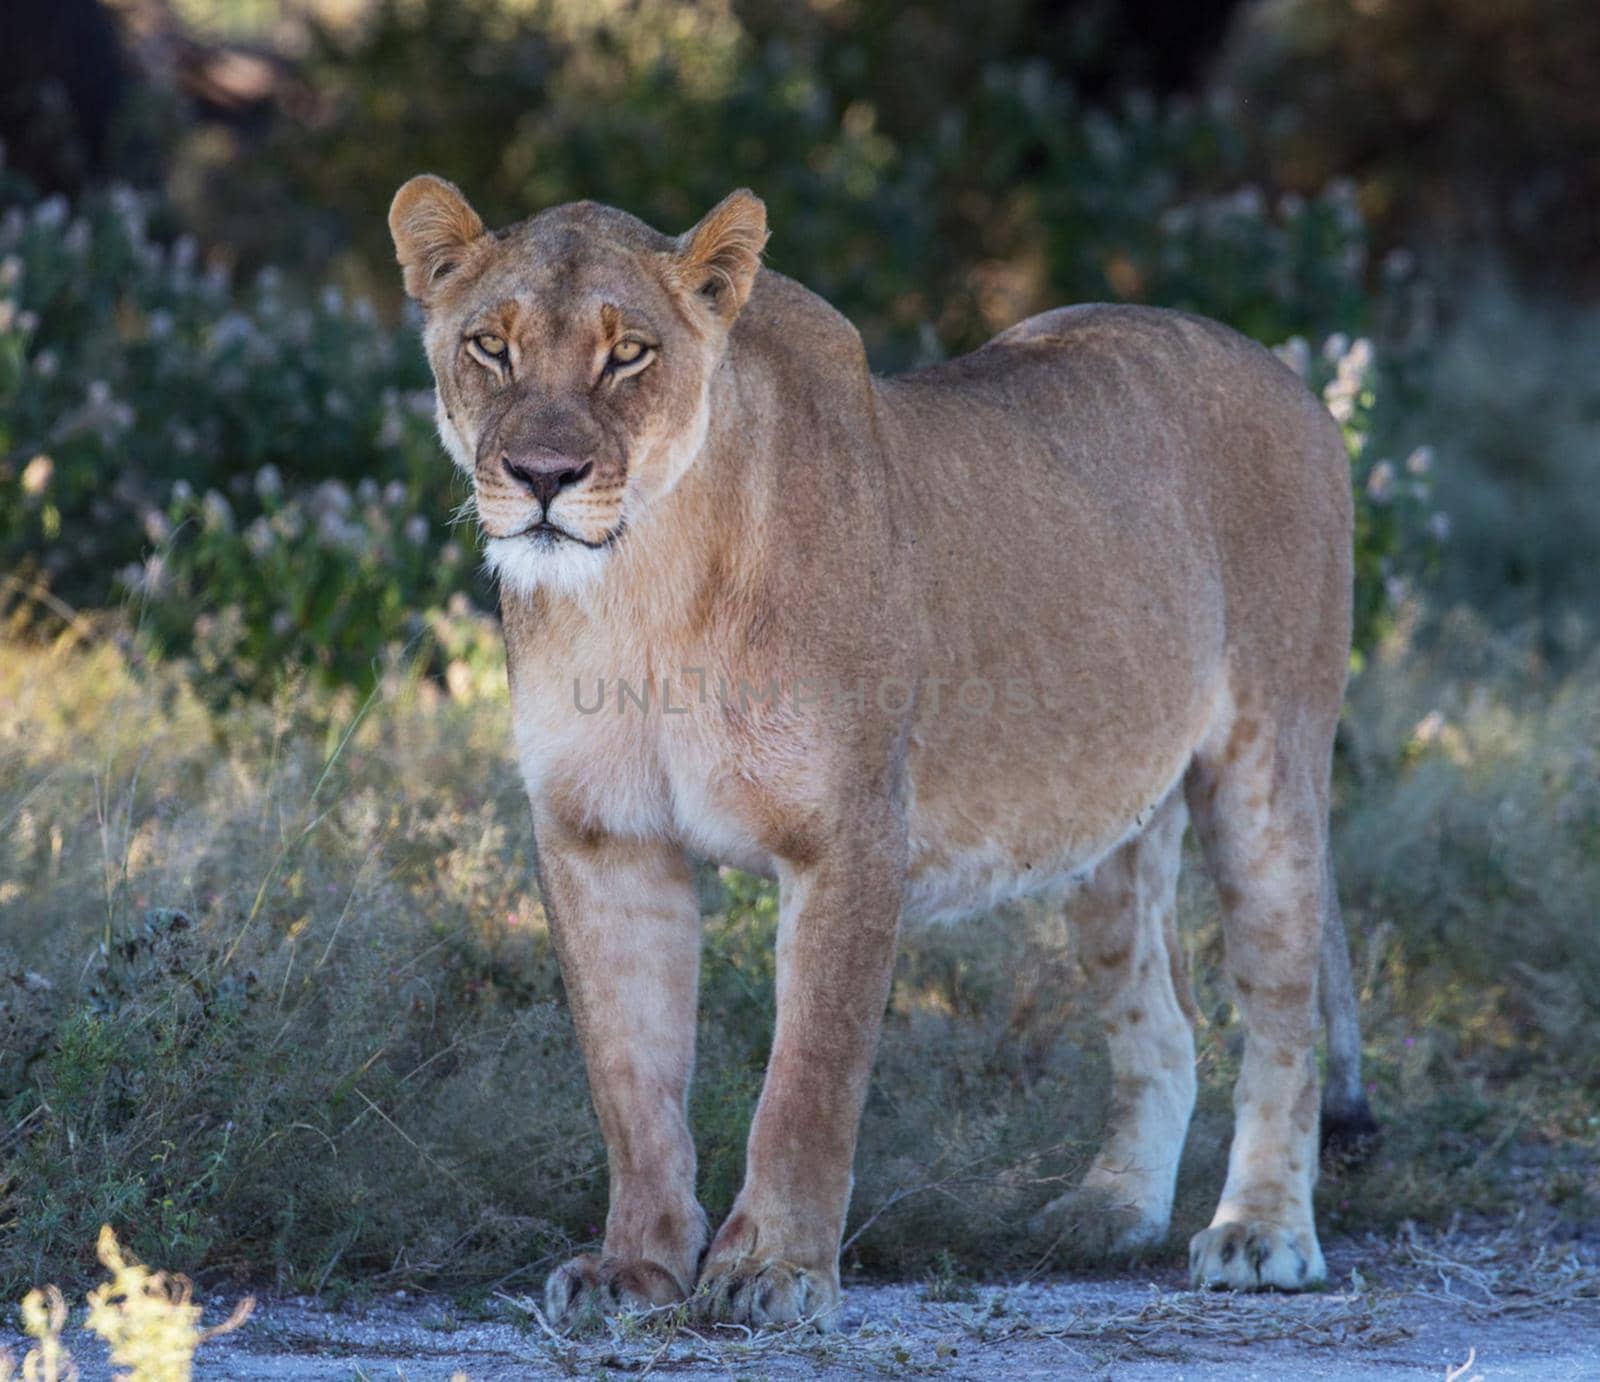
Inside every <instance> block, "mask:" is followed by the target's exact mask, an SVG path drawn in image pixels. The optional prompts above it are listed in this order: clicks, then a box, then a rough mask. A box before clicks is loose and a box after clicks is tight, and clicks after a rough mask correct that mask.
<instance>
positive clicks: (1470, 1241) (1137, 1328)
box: [12, 1224, 1600, 1382]
mask: <svg viewBox="0 0 1600 1382" xmlns="http://www.w3.org/2000/svg"><path fill="white" fill-rule="evenodd" d="M1328 1265H1329V1274H1330V1281H1331V1282H1333V1283H1334V1284H1333V1285H1332V1286H1331V1288H1330V1289H1329V1290H1327V1291H1325V1292H1321V1293H1318V1294H1314V1295H1306V1296H1299V1297H1290V1296H1228V1295H1218V1294H1211V1295H1202V1294H1197V1293H1194V1292H1190V1291H1188V1290H1186V1289H1185V1284H1184V1281H1183V1277H1182V1273H1181V1271H1180V1269H1179V1268H1178V1267H1177V1266H1176V1265H1172V1266H1167V1265H1162V1266H1161V1267H1159V1268H1150V1269H1145V1270H1142V1271H1139V1272H1136V1273H1130V1274H1128V1275H1126V1276H1123V1277H1119V1278H1114V1279H1103V1280H1084V1279H1077V1280H1062V1279H1037V1280H1030V1281H1026V1282H1020V1283H1015V1284H1010V1285H978V1286H966V1285H961V1284H952V1283H948V1282H946V1283H939V1284H935V1283H927V1282H923V1283H915V1284H910V1285H893V1286H891V1285H876V1284H874V1285H860V1284H858V1285H853V1286H850V1287H849V1289H848V1290H847V1293H846V1301H845V1305H844V1308H843V1311H842V1313H841V1316H840V1318H839V1322H838V1327H837V1328H836V1329H835V1330H834V1331H832V1332H831V1333H828V1334H819V1333H817V1332H815V1331H811V1330H805V1331H790V1332H785V1333H776V1334H765V1335H755V1336H751V1335H747V1334H744V1333H740V1332H734V1331H704V1330H697V1329H691V1328H688V1327H685V1326H684V1325H683V1324H682V1323H681V1321H678V1320H676V1319H675V1318H672V1317H670V1316H663V1317H661V1318H652V1319H647V1320H643V1321H633V1322H624V1323H623V1324H621V1325H619V1326H616V1327H614V1328H613V1330H612V1331H611V1333H610V1334H609V1335H598V1336H597V1335H590V1336H588V1337H584V1338H579V1339H564V1338H560V1337H558V1336H556V1335H554V1334H553V1333H552V1332H550V1331H549V1330H548V1329H546V1328H545V1327H544V1324H543V1321H542V1319H541V1318H540V1317H539V1315H538V1312H537V1310H536V1308H535V1307H534V1303H533V1302H532V1301H531V1300H526V1299H523V1298H521V1297H517V1296H511V1295H505V1296H501V1297H499V1298H497V1300H496V1310H495V1318H491V1319H487V1320H465V1319H461V1318H459V1317H458V1315H457V1314H456V1312H455V1311H454V1309H453V1307H452V1306H451V1305H450V1304H449V1303H448V1302H446V1301H442V1300H433V1299H415V1298H411V1297H391V1298H386V1299H385V1300H383V1301H382V1302H381V1303H375V1304H372V1305H368V1306H366V1307H364V1308H361V1309H359V1310H355V1309H345V1310H341V1311H330V1310H327V1309H324V1308H321V1307H319V1305H318V1304H317V1303H316V1302H315V1301H311V1300H307V1299H304V1298H297V1299H268V1300H264V1301H262V1302H261V1303H260V1304H259V1305H258V1307H257V1310H256V1313H255V1316H254V1317H253V1318H252V1319H251V1320H250V1321H249V1322H248V1323H247V1324H246V1325H245V1326H244V1327H243V1328H242V1329H240V1330H239V1331H238V1332H237V1333H234V1334H231V1335H228V1336H225V1337H222V1338H217V1339H213V1340H211V1341H209V1342H208V1343H206V1344H205V1346H204V1347H203V1349H202V1350H201V1353H200V1354H199V1356H198V1357H197V1359H196V1367H195V1376H196V1378H197V1379H212V1378H215V1379H229V1382H257V1380H258V1379H260V1380H261V1382H266V1379H300V1378H304V1379H308V1382H309V1380H310V1379H335V1378H337V1379H350V1380H351V1382H354V1379H367V1378H371V1379H377V1378H395V1379H401V1378H404V1379H411V1382H423V1379H427V1382H434V1380H435V1379H438V1382H446V1380H447V1379H451V1378H453V1377H464V1378H465V1379H468V1382H504V1380H508V1379H513V1378H516V1379H521V1378H546V1377H586V1378H594V1377H613V1376H615V1377H645V1376H649V1375H651V1374H658V1375H660V1376H662V1377H674V1378H678V1377H687V1378H730V1379H731V1378H750V1379H756V1378H774V1379H789V1378H813V1377H820V1378H853V1377H943V1378H951V1379H963V1378H970V1379H996V1378H1005V1379H1011V1378H1046V1377H1051V1378H1053V1377H1096V1378H1102V1377H1103V1378H1129V1379H1193V1380H1194V1382H1201V1380H1202V1379H1221V1378H1228V1379H1247V1378H1262V1379H1267V1378H1273V1379H1276V1378H1296V1379H1301V1378H1305V1379H1320V1378H1328V1379H1362V1382H1365V1380H1366V1379H1377V1378H1391V1377H1399V1378H1404V1377H1419V1378H1422V1377H1427V1378H1436V1379H1450V1380H1451V1382H1472V1380H1473V1379H1480V1378H1481V1379H1484V1382H1489V1379H1501V1378H1516V1379H1530V1380H1531V1379H1539V1380H1540V1382H1558V1379H1569V1378H1592V1379H1600V1244H1596V1243H1594V1242H1585V1241H1583V1240H1581V1239H1580V1240H1577V1241H1572V1240H1571V1238H1570V1235H1567V1237H1566V1240H1565V1241H1563V1240H1562V1239H1561V1238H1560V1237H1559V1236H1556V1235H1553V1234H1552V1233H1551V1232H1550V1231H1548V1230H1536V1229H1534V1228H1532V1227H1530V1226H1528V1225H1526V1224H1517V1225H1512V1226H1509V1227H1502V1228H1500V1229H1496V1230H1485V1229H1478V1230H1475V1231H1468V1230H1461V1229H1456V1230H1451V1231H1444V1232H1439V1231H1429V1230H1413V1229H1407V1230H1404V1231H1402V1232H1401V1233H1400V1234H1399V1235H1398V1236H1397V1237H1395V1238H1392V1239H1389V1240H1380V1239H1377V1238H1375V1237H1369V1238H1366V1239H1362V1240H1350V1241H1343V1242H1336V1243H1333V1244H1331V1245H1329V1249H1328ZM228 1304H231V1302H225V1301H224V1300H222V1298H220V1297H219V1298H218V1299H217V1300H216V1302H215V1303H214V1304H213V1305H212V1306H211V1307H210V1308H209V1309H208V1317H210V1318H220V1317H221V1316H222V1315H224V1314H226V1308H225V1307H226V1306H227V1305H228ZM82 1337H84V1336H82V1335H81V1334H80V1332H79V1331H78V1330H77V1329H76V1328H73V1329H71V1330H70V1331H69V1341H70V1342H72V1344H73V1348H74V1352H75V1353H76V1355H77V1358H78V1360H79V1363H80V1366H81V1367H82V1376H83V1378H84V1382H100V1379H105V1378H109V1377H110V1376H111V1369H110V1368H109V1367H108V1366H107V1364H106V1363H105V1361H104V1356H103V1352H102V1351H100V1350H91V1349H90V1348H88V1347H85V1346H83V1345H82V1344H80V1343H79V1342H78V1340H79V1339H80V1338H82ZM12 1347H13V1349H14V1350H15V1351H16V1352H17V1354H18V1356H19V1357H20V1354H21V1349H20V1347H18V1345H17V1343H16V1342H15V1341H13V1344H12ZM1469 1360H1470V1361H1469Z"/></svg>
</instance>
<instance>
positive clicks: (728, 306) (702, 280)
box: [671, 187, 767, 322]
mask: <svg viewBox="0 0 1600 1382" xmlns="http://www.w3.org/2000/svg"><path fill="white" fill-rule="evenodd" d="M766 243H767V208H766V206H765V204H764V203H763V202H762V200H761V198H760V197H758V196H756V194H755V193H754V192H752V191H750V189H749V188H747V187H741V188H740V189H739V190H738V191H737V192H732V193H729V195H728V196H726V197H724V198H723V199H722V200H721V201H720V202H718V203H717V204H716V205H715V206H714V207H712V208H711V210H710V211H708V212H707V213H706V214H705V216H704V217H702V218H701V221H700V223H699V225H697V226H695V227H694V228H693V229H692V230H690V231H687V232H685V233H684V234H683V235H680V236H679V237H678V250H677V253H676V254H675V255H674V256H673V257H672V268H671V275H672V278H673V279H674V280H675V281H676V282H677V284H678V285H679V286H680V287H681V288H682V289H683V290H684V291H685V292H686V293H689V294H691V295H693V296H694V297H695V298H696V299H697V300H698V301H699V302H701V303H702V304H703V305H704V306H705V307H706V308H707V309H708V310H710V311H711V312H713V313H714V314H715V315H717V316H719V317H721V318H722V319H723V320H724V321H725V322H731V321H732V320H733V319H734V318H735V317H736V316H738V315H739V310H740V308H742V307H743V306H744V304H745V301H746V300H747V299H748V298H749V296H750V289H751V288H752V287H753V286H754V284H755V281H756V272H757V270H759V269H760V268H761V251H762V248H763V247H764V246H765V245H766Z"/></svg>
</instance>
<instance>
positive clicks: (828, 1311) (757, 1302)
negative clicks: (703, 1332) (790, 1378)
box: [695, 1257, 840, 1329]
mask: <svg viewBox="0 0 1600 1382" xmlns="http://www.w3.org/2000/svg"><path fill="white" fill-rule="evenodd" d="M839 1295H840V1293H839V1287H838V1286H837V1284H835V1282H834V1281H833V1280H832V1279H831V1278H830V1277H829V1276H826V1275H824V1274H822V1273H820V1272H816V1271H812V1270H810V1269H809V1268H806V1267H800V1266H797V1265H795V1264H794V1263H793V1262H783V1261H780V1260H778V1259H775V1258H757V1257H738V1258H734V1259H732V1260H730V1261H726V1262H722V1263H708V1264H707V1266H706V1270H705V1273H704V1274H703V1275H702V1276H701V1278H700V1290H699V1291H698V1292H697V1294H696V1297H695V1303H696V1313H697V1314H698V1315H699V1317H700V1318H701V1319H702V1320H704V1321H705V1322H706V1323H707V1324H741V1325H750V1326H752V1327H753V1328H758V1329H759V1328H761V1327H762V1326H764V1325H779V1326H781V1325H792V1324H813V1325H816V1326H817V1327H818V1328H820V1329H829V1328H832V1323H831V1320H832V1316H833V1314H834V1312H835V1311H836V1310H837V1309H838V1308H839Z"/></svg>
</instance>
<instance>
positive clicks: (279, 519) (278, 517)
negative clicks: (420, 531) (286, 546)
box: [272, 504, 306, 542]
mask: <svg viewBox="0 0 1600 1382" xmlns="http://www.w3.org/2000/svg"><path fill="white" fill-rule="evenodd" d="M272 526H273V527H274V528H275V529H276V530H277V532H278V535H279V536H280V537H282V538H283V540H284V541H285V542H295V541H298V540H299V538H300V537H301V535H302V534H304V532H305V530H306V516H305V511H304V510H303V509H302V508H301V507H300V505H299V504H290V505H288V506H287V507H285V508H282V509H279V510H278V512H277V513H276V514H275V515H273V519H272Z"/></svg>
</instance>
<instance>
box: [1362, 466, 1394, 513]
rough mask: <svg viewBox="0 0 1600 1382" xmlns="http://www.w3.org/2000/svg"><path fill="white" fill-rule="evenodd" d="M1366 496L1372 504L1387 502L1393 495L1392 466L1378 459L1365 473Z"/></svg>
mask: <svg viewBox="0 0 1600 1382" xmlns="http://www.w3.org/2000/svg"><path fill="white" fill-rule="evenodd" d="M1367 497H1368V498H1369V499H1371V500H1372V502H1373V503H1374V504H1387V503H1388V502H1389V500H1390V499H1391V498H1393V497H1394V466H1393V465H1392V464H1390V463H1389V462H1388V461H1379V462H1378V463H1377V465H1375V466H1373V467H1372V469H1371V470H1370V471H1369V472H1368V474H1367Z"/></svg>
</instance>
